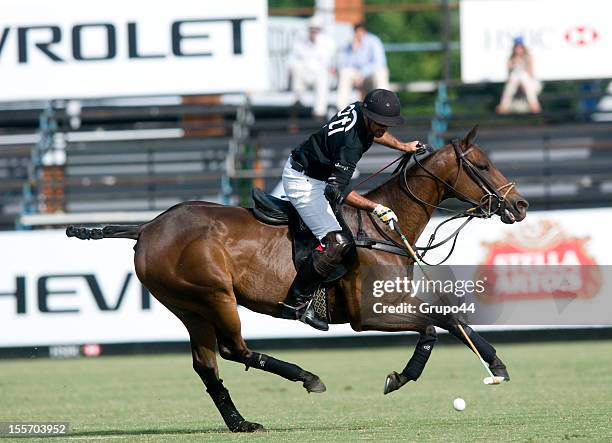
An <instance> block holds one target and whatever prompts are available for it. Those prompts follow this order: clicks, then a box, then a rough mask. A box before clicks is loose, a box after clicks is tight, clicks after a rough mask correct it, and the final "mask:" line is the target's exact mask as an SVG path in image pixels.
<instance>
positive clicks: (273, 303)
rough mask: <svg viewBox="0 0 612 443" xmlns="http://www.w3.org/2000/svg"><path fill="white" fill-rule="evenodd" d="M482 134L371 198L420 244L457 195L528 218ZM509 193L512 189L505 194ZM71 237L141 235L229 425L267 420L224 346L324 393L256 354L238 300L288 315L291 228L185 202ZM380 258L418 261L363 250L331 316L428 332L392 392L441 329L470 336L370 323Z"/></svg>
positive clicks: (142, 260)
mask: <svg viewBox="0 0 612 443" xmlns="http://www.w3.org/2000/svg"><path fill="white" fill-rule="evenodd" d="M475 134H476V128H474V129H472V131H471V132H470V133H469V134H468V135H467V136H466V138H465V139H464V140H462V141H461V143H460V145H457V146H459V147H457V146H456V147H453V146H452V145H447V146H446V147H444V148H442V149H441V150H439V151H437V152H436V153H434V154H432V155H431V156H430V157H428V158H426V159H425V160H423V162H422V164H421V165H417V166H415V167H413V168H412V169H411V170H410V171H408V172H407V173H405V172H404V171H402V172H404V173H399V174H395V175H393V176H392V178H391V179H389V180H388V181H387V182H385V183H383V184H382V185H380V186H379V187H377V188H375V189H373V190H372V191H370V192H369V193H368V194H367V196H368V198H369V199H371V200H373V201H376V202H378V203H381V204H383V205H385V206H388V207H390V208H393V210H394V211H395V212H396V214H397V216H398V217H399V220H400V223H401V224H402V226H410V227H411V230H410V233H409V235H408V240H409V242H410V243H411V244H414V243H415V242H416V240H417V239H418V237H419V235H420V234H421V232H422V231H423V229H424V228H425V225H426V224H427V222H428V221H429V219H430V217H431V214H432V212H433V211H434V207H435V206H437V205H438V204H439V203H440V202H441V201H442V200H444V199H445V198H449V197H454V196H459V197H461V198H462V199H464V200H468V201H472V202H482V201H484V200H487V199H489V198H491V196H492V195H496V196H497V197H496V198H497V200H496V202H497V203H498V205H497V207H496V208H495V212H496V213H497V214H498V215H500V217H501V219H502V221H504V222H505V223H513V222H514V221H520V220H522V219H523V218H524V217H525V214H526V210H527V206H528V204H527V202H526V201H525V200H524V199H523V198H522V197H521V196H520V194H518V192H516V190H514V189H513V186H512V185H510V184H509V183H508V181H507V179H506V178H505V177H504V176H503V175H502V174H501V173H500V172H499V170H497V169H496V168H495V166H494V165H493V164H492V163H491V162H490V161H489V160H488V159H487V157H486V156H485V154H484V153H483V152H482V151H481V150H480V148H479V147H478V146H477V145H475V144H473V139H474V137H475ZM468 166H469V167H468ZM474 171H476V173H475V172H474ZM434 177H435V178H434ZM501 190H505V192H504V195H503V196H501V195H500V194H501V192H500V191H501ZM483 199H484V200H483ZM487 203H491V201H490V200H487ZM476 204H478V203H476ZM344 216H345V219H346V222H347V224H348V225H349V226H350V227H351V229H352V230H353V231H354V232H355V231H356V227H357V210H355V209H354V208H351V207H345V208H344ZM363 229H364V230H365V232H366V234H367V235H369V236H370V237H377V236H378V234H377V231H380V229H382V227H381V226H375V225H374V221H373V219H370V218H368V217H363ZM67 234H68V235H69V236H77V237H79V238H131V239H134V240H137V244H136V246H135V251H136V252H135V258H134V261H135V267H136V273H137V275H138V278H139V279H140V281H141V282H142V284H143V285H144V286H145V287H146V288H147V289H148V290H149V291H150V292H151V293H152V294H153V295H154V296H155V298H157V300H159V301H160V302H161V303H162V304H163V305H164V306H166V307H167V308H168V309H169V310H170V311H172V312H173V313H174V314H175V315H176V316H177V317H178V318H179V319H180V320H181V321H182V322H183V324H184V325H185V327H186V328H187V330H188V331H189V336H190V340H191V349H192V354H193V367H194V370H195V371H196V372H197V373H198V375H199V376H200V377H201V379H202V381H203V382H204V384H205V386H206V388H207V392H208V393H209V394H210V396H211V397H212V399H213V401H214V403H215V405H216V406H217V408H218V410H219V412H220V413H221V416H222V417H223V419H224V421H225V423H226V424H227V426H228V428H229V429H230V430H232V431H236V432H252V431H258V430H263V426H261V425H260V424H258V423H253V422H249V421H247V420H245V419H244V418H243V417H242V416H241V415H240V413H239V412H238V410H237V409H236V407H235V406H234V404H233V402H232V400H231V398H230V396H229V392H228V391H227V389H226V388H225V387H224V386H223V384H222V381H221V380H220V379H219V373H218V368H217V362H216V355H215V348H216V347H218V349H219V354H220V356H221V357H222V358H224V359H229V360H232V361H236V362H240V363H243V364H245V365H246V366H247V368H248V367H254V368H257V369H261V370H265V371H268V372H272V373H275V374H278V375H280V376H282V377H284V378H286V379H289V380H291V381H301V382H302V383H303V386H304V388H305V389H306V390H307V391H309V392H323V391H325V385H324V384H323V383H322V382H321V380H320V379H319V377H317V376H316V375H314V374H312V373H310V372H308V371H305V370H303V369H301V368H300V367H298V366H296V365H294V364H291V363H287V362H283V361H280V360H277V359H275V358H273V357H270V356H267V355H265V354H260V353H257V352H253V351H251V350H250V349H249V348H248V347H247V345H246V343H245V341H244V339H243V338H242V335H241V331H240V328H241V326H240V318H239V316H238V310H237V308H238V305H242V306H244V307H246V308H248V309H250V310H252V311H255V312H259V313H261V314H267V315H271V316H274V317H278V316H279V312H280V308H279V302H280V301H282V300H284V299H285V297H286V295H287V292H288V290H289V285H290V283H291V282H292V281H293V278H294V276H295V269H294V266H293V264H292V246H291V239H290V236H289V232H288V229H287V226H271V225H267V224H264V223H262V222H260V221H258V220H256V219H255V218H254V216H253V213H252V211H251V210H249V209H246V208H241V207H229V206H222V205H216V204H213V203H207V202H186V203H182V204H179V205H177V206H175V207H173V208H171V209H169V210H168V211H166V212H164V213H163V214H161V215H159V216H158V217H157V218H155V219H154V220H152V221H150V222H148V223H145V224H143V225H140V226H107V227H105V228H104V229H103V230H100V229H98V230H95V229H86V228H73V227H70V228H68V230H67ZM392 235H394V234H392ZM396 238H397V237H396ZM373 265H392V266H396V267H398V266H401V267H404V268H411V266H412V262H411V261H409V259H408V258H407V257H404V256H400V255H394V254H389V253H386V252H381V251H374V250H369V249H359V250H358V253H357V263H356V264H355V265H354V266H353V268H352V269H351V270H350V271H349V273H348V274H347V275H346V276H344V277H343V278H342V279H341V280H339V281H338V283H337V284H335V286H334V287H333V288H331V289H330V291H329V294H328V300H329V301H328V304H329V313H330V318H331V323H336V324H339V323H350V325H351V327H352V328H353V329H354V330H355V331H363V330H368V329H374V328H376V329H378V330H384V331H418V332H419V333H420V339H419V342H418V344H417V348H416V350H415V353H414V355H413V357H412V358H411V359H410V361H409V363H408V365H407V366H406V369H405V370H404V371H402V373H401V374H398V373H395V372H393V373H392V374H390V375H389V376H388V378H387V384H386V388H385V393H387V392H390V391H393V390H395V389H398V388H400V387H401V386H402V385H403V384H405V383H406V382H408V381H410V380H416V379H417V378H418V377H419V375H420V373H421V372H422V370H423V368H424V366H425V363H426V361H427V359H428V357H429V353H430V352H431V349H433V344H434V343H435V341H436V336H435V327H434V326H439V327H442V328H444V329H447V330H449V331H450V332H451V333H453V334H454V335H455V336H457V337H458V338H459V339H460V340H463V341H464V343H466V340H465V338H464V337H463V336H462V335H461V334H459V333H458V332H457V329H456V326H457V322H456V321H451V320H448V321H447V320H445V319H442V320H441V319H430V320H429V321H415V322H413V323H411V322H407V323H406V322H404V323H402V324H400V325H391V326H381V327H377V326H371V325H368V324H364V322H363V321H362V316H361V312H360V310H361V299H360V297H359V296H358V294H360V292H361V288H360V287H359V286H360V282H361V280H360V278H359V277H360V272H361V269H364V266H366V267H367V266H369V269H371V267H372V266H373ZM465 329H466V330H467V331H468V334H469V335H470V336H471V339H472V341H473V342H474V344H475V345H476V347H477V349H478V350H479V351H480V353H481V354H482V356H483V358H484V359H485V360H486V361H487V362H488V363H489V364H490V368H491V369H492V370H493V372H494V374H495V375H500V376H504V377H505V378H506V379H509V377H508V374H507V372H506V370H505V366H504V365H503V363H502V362H501V360H499V358H498V357H497V356H496V354H495V349H494V348H493V347H492V346H491V345H490V344H488V343H487V342H486V341H484V339H482V337H480V336H479V335H478V334H477V333H476V332H474V331H472V330H471V329H470V328H469V327H467V325H466V326H465Z"/></svg>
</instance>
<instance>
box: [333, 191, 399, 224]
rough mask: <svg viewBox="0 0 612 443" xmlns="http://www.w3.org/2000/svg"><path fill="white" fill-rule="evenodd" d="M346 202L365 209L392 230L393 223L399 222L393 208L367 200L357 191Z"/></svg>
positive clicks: (351, 193)
mask: <svg viewBox="0 0 612 443" xmlns="http://www.w3.org/2000/svg"><path fill="white" fill-rule="evenodd" d="M344 202H345V203H346V204H348V205H351V206H353V207H355V208H357V209H363V210H364V211H368V212H371V213H372V214H374V215H375V216H377V217H378V219H379V220H380V221H381V222H383V223H384V224H386V225H387V226H389V227H390V228H391V229H393V228H394V225H393V223H394V222H397V215H395V212H393V210H392V209H391V208H387V207H386V206H385V205H381V204H380V203H375V202H373V201H372V200H370V199H369V198H366V197H364V196H363V195H360V194H358V193H357V192H355V191H351V192H350V193H349V194H348V195H347V196H346V199H344Z"/></svg>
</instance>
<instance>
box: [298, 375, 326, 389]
mask: <svg viewBox="0 0 612 443" xmlns="http://www.w3.org/2000/svg"><path fill="white" fill-rule="evenodd" d="M302 386H304V389H306V390H307V391H308V393H310V392H314V393H316V394H321V393H323V392H325V391H327V388H326V387H325V384H324V383H323V382H322V381H321V379H320V378H319V377H318V376H316V375H314V374H312V373H310V372H307V373H306V375H305V377H304V383H303V384H302Z"/></svg>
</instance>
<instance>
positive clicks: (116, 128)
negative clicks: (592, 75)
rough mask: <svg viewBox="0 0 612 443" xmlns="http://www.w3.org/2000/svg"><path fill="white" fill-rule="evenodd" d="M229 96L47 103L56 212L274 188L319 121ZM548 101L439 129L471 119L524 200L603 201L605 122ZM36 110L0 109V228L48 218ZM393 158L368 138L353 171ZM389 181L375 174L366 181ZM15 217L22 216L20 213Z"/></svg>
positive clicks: (422, 127)
mask: <svg viewBox="0 0 612 443" xmlns="http://www.w3.org/2000/svg"><path fill="white" fill-rule="evenodd" d="M476 92H477V91H476V90H475V89H474V86H469V87H466V88H463V89H461V88H460V87H457V90H456V91H455V94H454V96H455V97H459V98H456V99H455V106H458V102H459V100H460V101H461V104H462V105H465V104H466V103H468V104H469V103H472V102H474V101H475V102H477V103H480V104H481V105H482V103H488V101H487V100H489V101H490V97H488V96H486V95H478V94H476ZM426 98H427V97H423V96H418V95H413V96H411V98H410V99H409V100H413V103H420V102H422V101H423V100H425V99H426ZM553 98H554V97H553ZM554 99H555V100H559V98H558V97H556V98H554ZM580 99H581V97H574V98H573V100H574V101H575V102H578V101H579V100H580ZM564 100H566V101H567V97H565V98H564ZM230 102H231V103H232V104H219V105H204V104H184V103H181V102H180V99H166V100H162V101H160V102H158V103H153V104H151V103H148V104H147V103H144V104H129V103H128V104H127V105H126V104H125V103H123V104H121V105H116V104H113V103H112V102H109V101H108V100H107V101H106V102H100V103H97V102H95V101H90V102H87V103H83V104H82V108H81V109H80V114H79V125H78V128H73V127H71V126H70V117H71V116H70V115H69V113H67V104H66V103H62V102H59V103H57V104H56V105H55V106H56V109H55V114H54V118H55V120H56V122H57V126H58V128H57V131H56V132H57V134H53V136H54V137H60V138H61V140H62V142H63V144H65V148H64V149H65V154H66V157H65V163H64V164H63V165H61V167H62V171H63V172H62V174H61V177H60V178H59V179H57V180H60V181H61V183H60V185H61V192H60V193H59V194H58V195H59V197H58V198H60V200H61V205H60V207H61V210H60V214H64V217H63V218H62V217H59V218H57V219H58V220H69V218H68V219H66V217H65V216H66V215H67V214H68V215H69V214H74V215H77V214H88V213H113V212H115V213H127V212H131V213H132V214H131V215H130V217H129V219H130V220H134V217H135V218H136V219H137V220H139V218H138V215H135V214H138V213H141V214H142V220H141V221H145V220H146V219H147V218H148V217H150V215H151V214H152V213H158V212H160V211H162V210H164V209H165V208H167V207H170V206H172V205H173V204H176V203H178V202H180V201H185V200H211V201H216V202H224V203H234V204H243V205H248V204H249V194H248V192H249V189H250V188H251V187H252V186H260V187H264V188H265V189H266V190H268V191H272V190H273V189H274V187H275V186H276V185H277V184H278V180H279V177H280V173H281V171H282V167H283V165H284V162H285V159H286V158H287V156H288V154H289V152H290V150H291V149H292V148H293V147H294V146H295V145H296V144H298V143H300V142H301V141H302V140H304V139H305V138H306V137H307V136H308V135H309V134H310V133H311V132H312V131H314V130H315V129H316V128H317V127H318V126H319V125H320V122H317V121H315V120H312V119H311V118H310V117H309V109H307V108H303V107H302V108H300V107H295V106H290V107H287V106H262V105H250V104H249V103H248V101H245V102H244V104H242V105H238V104H235V100H233V101H232V100H230ZM411 103H412V102H410V101H409V103H408V106H410V104H411ZM545 103H546V102H545ZM549 109H550V111H548V112H546V113H544V114H543V115H540V116H531V115H521V114H518V115H512V116H504V117H500V116H497V115H495V114H493V113H492V112H491V113H485V114H483V113H479V114H478V113H476V114H473V113H466V112H463V113H461V112H459V113H456V114H454V115H452V116H450V117H449V118H448V119H447V120H448V130H447V131H446V133H444V134H441V136H442V137H443V138H444V139H447V140H448V139H450V138H453V137H461V136H463V135H464V134H465V133H466V132H467V131H468V130H469V129H470V127H471V126H472V125H473V124H475V123H479V124H480V131H479V136H478V142H479V144H480V145H481V147H483V148H484V149H485V150H486V151H487V152H488V153H489V155H490V157H491V159H492V160H493V161H494V162H495V163H496V165H498V166H499V168H500V169H501V170H502V171H503V172H504V173H505V175H506V176H507V177H508V178H509V179H511V180H516V181H517V182H518V186H519V189H520V190H521V192H522V193H523V194H524V195H525V197H526V198H528V199H529V200H530V202H531V204H532V208H535V209H555V208H556V209H560V208H575V207H594V206H602V205H605V204H607V202H608V201H609V197H610V193H611V192H612V174H611V173H610V172H609V171H610V165H612V125H610V124H609V123H608V122H605V121H602V122H597V121H593V119H591V118H589V116H588V115H584V114H580V113H575V112H571V113H570V112H564V109H565V108H558V107H557V108H555V106H554V100H552V101H551V102H550V108H549ZM43 110H44V106H43V105H42V104H38V105H37V106H35V105H32V106H30V107H29V108H28V107H27V105H23V104H22V105H21V108H19V109H10V108H7V109H5V110H2V111H0V122H1V124H0V193H1V194H2V196H3V198H2V202H3V206H2V208H1V212H0V227H1V228H2V229H13V228H14V227H15V226H21V227H26V228H27V227H28V226H34V227H35V226H37V225H39V224H40V225H41V226H49V223H50V222H48V218H47V219H46V218H44V217H42V218H41V220H42V221H41V222H40V223H39V222H37V221H36V220H37V219H36V217H37V216H39V215H49V214H48V212H49V211H45V205H44V195H43V196H41V195H40V194H41V193H42V189H43V183H42V181H44V177H43V175H42V174H41V171H42V169H43V165H42V164H36V159H37V158H41V156H40V155H39V156H38V157H37V155H36V150H37V149H40V148H37V147H39V145H40V138H41V135H40V134H41V132H40V130H39V118H40V116H41V113H42V112H43ZM432 118H433V116H432V115H411V116H409V119H408V124H407V125H406V126H405V127H403V128H399V129H397V130H395V131H394V133H395V134H396V135H398V136H399V137H400V138H403V139H420V140H427V134H428V132H429V131H430V127H429V126H430V121H431V119H432ZM58 134H59V135H58ZM39 154H40V153H39ZM395 157H396V153H394V152H393V151H389V150H387V149H383V148H382V147H378V146H375V147H374V148H373V149H372V150H371V151H370V153H368V155H367V156H365V157H364V159H363V160H362V161H361V162H360V165H359V173H360V174H369V173H372V172H374V171H376V170H378V169H379V168H380V167H381V166H383V165H384V164H385V163H388V162H390V161H392V160H393V159H394V158H395ZM387 177H388V176H387V175H386V173H385V174H381V176H380V177H378V178H376V179H375V180H372V181H371V182H369V183H368V185H367V186H375V185H376V184H377V183H380V181H382V180H385V179H386V178H387ZM367 189H368V188H367V187H365V188H364V189H362V190H363V191H365V190H367ZM28 208H29V209H28ZM24 213H25V214H26V215H25V217H26V220H27V223H23V220H22V218H21V217H22V215H23V214H24ZM37 213H41V214H37ZM45 213H47V214H45ZM112 219H113V220H115V221H117V218H116V217H115V218H112ZM119 220H121V218H120V217H119ZM126 220H127V218H126ZM101 221H104V220H101ZM52 224H53V223H52Z"/></svg>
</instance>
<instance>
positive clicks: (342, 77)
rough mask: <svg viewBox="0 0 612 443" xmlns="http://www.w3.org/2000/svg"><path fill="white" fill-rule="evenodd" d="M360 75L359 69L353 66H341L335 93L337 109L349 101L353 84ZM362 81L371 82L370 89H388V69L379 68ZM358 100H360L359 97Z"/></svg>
mask: <svg viewBox="0 0 612 443" xmlns="http://www.w3.org/2000/svg"><path fill="white" fill-rule="evenodd" d="M360 75H361V74H360V73H359V71H358V70H357V69H355V68H341V69H340V71H339V72H338V93H337V95H336V107H337V108H338V109H344V107H345V106H347V105H349V104H350V103H351V92H352V91H353V84H354V82H355V79H356V78H357V77H358V76H360ZM364 82H371V83H372V89H378V88H382V89H389V70H388V69H387V68H379V69H377V70H376V71H374V72H373V73H372V75H371V76H370V77H367V78H365V79H364ZM359 100H361V97H360V98H359Z"/></svg>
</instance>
